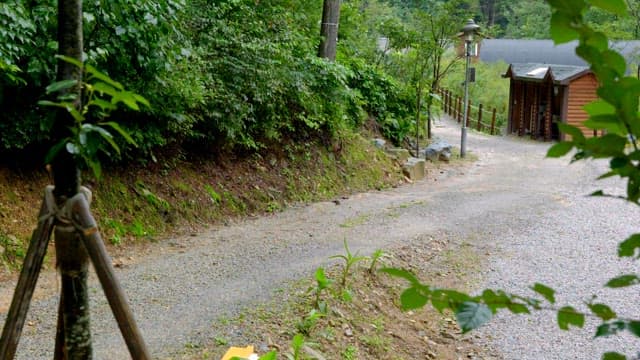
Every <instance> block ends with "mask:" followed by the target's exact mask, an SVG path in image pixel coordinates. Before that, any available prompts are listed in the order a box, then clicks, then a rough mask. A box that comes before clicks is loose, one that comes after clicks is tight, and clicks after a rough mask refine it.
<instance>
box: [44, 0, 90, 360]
mask: <svg viewBox="0 0 640 360" xmlns="http://www.w3.org/2000/svg"><path fill="white" fill-rule="evenodd" d="M82 42H83V40H82V0H58V53H59V54H61V55H64V56H68V57H70V58H73V59H76V60H78V61H80V62H82V47H83V44H82ZM57 80H58V81H61V80H77V81H78V86H76V87H74V88H72V89H69V90H67V94H73V95H75V96H76V98H75V101H74V105H75V106H76V108H79V107H80V104H81V100H82V99H81V93H80V85H79V84H80V82H81V81H82V69H79V68H78V67H77V66H75V65H73V64H69V63H67V62H65V61H61V60H58V73H57ZM73 121H74V120H73V118H72V117H71V115H70V114H69V113H68V112H67V111H65V110H60V111H58V113H57V117H56V124H55V128H54V129H55V130H54V136H55V139H56V140H58V141H59V140H61V139H64V138H65V137H67V136H69V133H68V127H69V126H71V125H73ZM51 167H52V172H53V181H54V186H55V190H54V195H55V198H56V203H57V204H58V206H59V207H61V206H62V205H63V204H64V203H65V202H66V201H67V200H68V199H71V198H72V197H73V196H74V195H75V194H77V193H78V191H79V185H80V172H79V170H78V166H77V164H76V161H75V159H74V157H73V155H72V154H70V153H69V152H68V151H67V150H66V149H65V148H63V149H62V150H61V151H60V152H59V153H58V155H57V156H56V157H55V159H54V160H53V162H52V164H51ZM78 235H79V233H78V232H77V231H76V229H75V228H74V227H73V226H72V225H71V224H70V223H67V224H65V223H64V222H63V221H60V220H59V221H58V223H57V224H56V230H55V241H56V262H57V266H58V268H59V269H60V275H61V285H62V289H61V296H60V309H61V312H62V320H61V321H60V322H59V325H60V326H61V327H62V328H61V329H59V330H60V331H59V332H58V334H57V339H56V343H57V344H58V345H60V346H61V347H62V351H61V352H60V353H57V354H56V357H58V358H59V359H61V360H62V359H65V360H76V359H78V360H80V359H82V360H86V359H91V358H92V356H93V355H92V346H91V330H90V326H89V302H88V298H89V296H88V291H87V273H88V268H89V261H88V255H87V251H86V249H85V247H84V245H83V243H82V241H81V239H80V237H79V236H78Z"/></svg>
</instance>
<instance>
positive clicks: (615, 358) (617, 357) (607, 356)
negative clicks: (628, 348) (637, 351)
mask: <svg viewBox="0 0 640 360" xmlns="http://www.w3.org/2000/svg"><path fill="white" fill-rule="evenodd" d="M602 360H627V357H626V356H624V355H622V354H619V353H617V352H606V353H604V354H602Z"/></svg>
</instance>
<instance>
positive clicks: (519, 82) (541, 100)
mask: <svg viewBox="0 0 640 360" xmlns="http://www.w3.org/2000/svg"><path fill="white" fill-rule="evenodd" d="M503 76H504V77H505V78H508V79H510V91H509V110H508V111H509V114H508V115H509V116H508V119H509V121H508V124H507V133H509V134H517V135H519V136H525V135H528V136H531V138H533V139H539V140H545V141H548V140H561V139H562V134H560V132H559V131H558V126H557V123H558V122H564V123H567V124H571V125H574V126H577V127H578V128H580V129H581V130H582V132H583V133H584V135H585V136H586V137H591V136H597V135H598V134H597V133H596V132H594V131H593V130H591V129H587V128H586V127H584V126H583V125H582V123H583V122H584V121H585V120H586V119H587V118H588V115H587V113H586V112H585V111H584V110H583V106H584V105H586V104H588V103H590V102H592V101H593V100H596V99H597V98H598V96H597V95H596V89H597V88H598V81H597V80H596V77H595V75H594V74H593V72H592V71H591V70H590V69H589V68H588V67H586V66H577V65H554V64H540V63H525V64H519V63H514V64H511V65H509V68H508V69H507V72H506V73H505V74H504V75H503Z"/></svg>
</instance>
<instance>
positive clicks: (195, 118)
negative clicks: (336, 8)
mask: <svg viewBox="0 0 640 360" xmlns="http://www.w3.org/2000/svg"><path fill="white" fill-rule="evenodd" d="M628 4H629V7H630V12H631V14H632V15H633V16H630V17H627V18H617V17H615V16H613V15H611V14H607V13H604V12H601V11H598V10H590V12H589V13H588V14H587V19H588V20H589V21H591V22H593V24H595V26H596V27H599V28H600V29H601V30H604V31H605V32H606V33H607V34H609V35H610V37H612V38H620V39H630V38H637V36H638V31H639V30H638V29H639V27H640V25H639V22H640V20H639V19H640V17H638V16H636V15H638V13H639V12H640V0H628ZM322 6H323V2H322V0H272V1H259V0H216V1H209V0H193V1H185V0H91V1H84V9H83V11H84V13H83V20H84V34H85V35H84V36H85V49H84V52H85V61H86V63H87V64H90V65H92V66H94V67H95V68H97V69H100V70H101V71H103V72H104V73H106V74H107V75H108V76H110V77H111V78H113V79H114V80H117V81H119V82H121V83H122V84H123V85H124V86H125V87H126V88H127V89H131V90H132V91H135V92H137V93H139V94H141V95H142V96H144V97H145V98H146V99H148V100H149V101H150V103H151V106H150V107H149V108H145V109H142V112H136V113H134V112H130V111H126V110H119V111H118V112H116V113H114V114H113V117H114V119H115V120H117V121H118V122H119V123H120V124H121V125H122V126H123V127H124V128H125V129H127V131H128V132H129V133H130V134H131V136H132V137H133V139H134V140H135V143H137V144H138V147H137V148H135V149H134V148H130V147H129V148H128V147H127V146H128V144H126V143H124V142H123V143H122V144H120V145H121V146H122V147H123V148H125V149H128V151H123V152H122V154H123V155H122V156H112V157H110V158H109V160H110V161H130V160H136V159H147V158H149V157H153V156H154V154H159V153H166V152H167V149H172V150H171V151H172V152H173V151H174V150H175V149H189V150H195V151H200V152H202V151H205V152H218V151H249V152H250V151H256V150H259V149H261V148H264V147H266V146H270V144H274V143H278V142H280V141H282V140H283V139H287V140H288V141H296V140H300V139H312V138H313V139H321V140H323V139H324V140H327V139H331V138H332V137H335V136H339V135H340V134H341V133H342V132H344V131H355V130H357V129H359V128H360V127H361V126H362V125H363V124H365V123H366V122H369V121H374V122H375V123H376V126H377V127H378V128H379V129H380V131H382V132H383V134H385V135H386V136H388V137H389V138H391V139H392V140H394V141H395V142H398V143H399V142H401V141H403V140H404V139H405V138H406V137H407V135H408V134H410V133H411V131H413V129H414V128H415V127H416V121H418V124H419V122H420V121H421V120H420V116H421V114H423V113H425V112H426V110H427V107H428V106H431V101H421V99H430V98H429V97H425V96H424V95H425V94H427V93H428V92H429V91H431V90H432V89H434V87H435V86H437V85H439V83H440V82H441V81H442V80H443V78H444V77H446V76H448V75H447V74H448V73H447V71H449V73H451V72H455V71H458V72H459V68H456V66H457V65H456V61H457V58H456V55H455V53H454V52H453V51H451V50H450V49H451V48H452V45H453V44H454V42H455V40H456V34H457V32H458V31H459V28H460V27H461V26H462V24H463V23H464V21H465V19H468V18H473V19H475V20H476V22H478V23H479V24H481V26H482V27H483V29H485V33H486V35H490V36H494V37H514V38H547V37H548V24H549V16H550V15H549V14H550V10H549V8H548V5H546V3H545V2H544V1H543V0H450V1H444V0H427V1H424V0H420V1H416V0H344V1H343V2H342V5H341V18H340V27H339V40H338V55H337V58H336V61H335V62H331V61H326V60H324V59H320V58H318V57H317V49H318V44H319V42H320V31H319V30H320V22H321V18H322ZM55 15H56V1H55V0H30V1H26V0H7V1H4V2H3V3H0V39H1V40H2V41H0V106H2V109H3V111H2V112H0V134H2V136H1V137H0V157H2V158H3V159H5V160H6V159H10V158H13V156H12V155H15V154H25V153H27V154H30V155H33V154H37V155H38V156H36V158H38V159H43V158H44V156H43V154H44V153H45V152H46V150H47V149H48V148H49V147H50V146H51V143H50V142H51V141H52V139H51V138H50V136H51V135H50V134H51V127H52V126H53V117H54V115H53V113H52V112H51V111H50V109H47V108H43V107H41V106H38V105H37V104H38V101H39V100H42V99H46V98H47V95H46V92H45V89H46V86H47V85H48V84H50V83H51V82H52V81H53V80H54V78H55V65H56V59H55V55H56V54H55V53H56V49H57V43H56V41H55V39H56V37H55V29H56V16H55ZM434 34H436V35H437V36H433V35H434ZM381 37H386V38H387V39H388V44H387V46H388V47H389V48H388V49H381V48H380V46H379V38H381ZM402 49H404V50H405V51H400V50H402ZM449 65H452V66H449ZM445 69H446V71H445ZM496 81H500V79H496ZM94 116H96V117H99V116H100V114H96V115H94ZM419 129H420V127H419ZM420 131H422V130H420ZM40 155H42V156H40Z"/></svg>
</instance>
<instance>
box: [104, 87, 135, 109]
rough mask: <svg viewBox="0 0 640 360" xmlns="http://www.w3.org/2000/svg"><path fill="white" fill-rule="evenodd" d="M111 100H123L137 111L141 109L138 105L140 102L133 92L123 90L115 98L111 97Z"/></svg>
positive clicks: (122, 101) (115, 102) (118, 101)
mask: <svg viewBox="0 0 640 360" xmlns="http://www.w3.org/2000/svg"><path fill="white" fill-rule="evenodd" d="M111 102H112V103H114V104H117V103H120V102H121V103H123V104H125V105H126V106H127V107H128V108H129V109H131V110H135V111H139V110H140V107H139V106H138V102H137V101H136V98H135V96H133V93H132V92H129V91H122V92H120V93H118V94H116V95H114V96H113V98H112V99H111Z"/></svg>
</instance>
